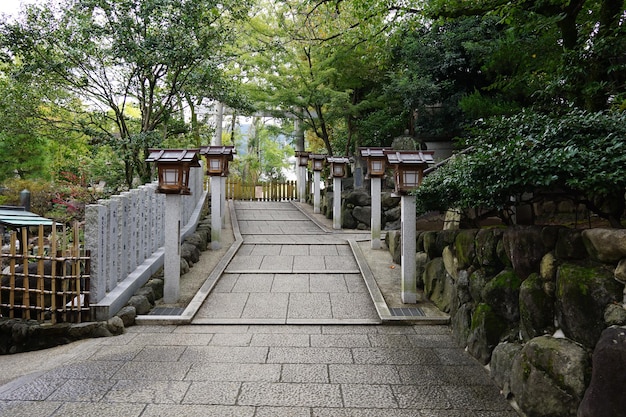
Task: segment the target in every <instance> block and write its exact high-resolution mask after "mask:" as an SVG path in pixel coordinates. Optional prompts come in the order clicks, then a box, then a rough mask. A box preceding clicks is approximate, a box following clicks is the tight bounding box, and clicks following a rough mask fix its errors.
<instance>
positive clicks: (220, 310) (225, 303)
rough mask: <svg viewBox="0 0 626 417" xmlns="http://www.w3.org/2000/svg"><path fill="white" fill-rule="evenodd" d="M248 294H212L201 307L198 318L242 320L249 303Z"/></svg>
mask: <svg viewBox="0 0 626 417" xmlns="http://www.w3.org/2000/svg"><path fill="white" fill-rule="evenodd" d="M248 295H249V294H248V293H217V294H211V296H210V297H209V298H208V299H207V300H206V302H205V303H204V304H203V305H202V307H200V309H199V310H198V313H197V314H196V316H197V317H206V318H240V317H241V314H242V313H243V309H244V308H245V306H246V302H247V301H248Z"/></svg>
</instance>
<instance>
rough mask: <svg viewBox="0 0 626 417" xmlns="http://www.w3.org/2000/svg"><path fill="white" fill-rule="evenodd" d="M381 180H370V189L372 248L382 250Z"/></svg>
mask: <svg viewBox="0 0 626 417" xmlns="http://www.w3.org/2000/svg"><path fill="white" fill-rule="evenodd" d="M380 183H381V179H380V177H373V178H371V179H370V188H371V194H372V220H371V226H370V229H371V235H372V236H371V247H372V249H380V246H381V245H380V227H381V226H380V217H381V211H382V209H381V204H382V202H381V194H380V190H381V184H380Z"/></svg>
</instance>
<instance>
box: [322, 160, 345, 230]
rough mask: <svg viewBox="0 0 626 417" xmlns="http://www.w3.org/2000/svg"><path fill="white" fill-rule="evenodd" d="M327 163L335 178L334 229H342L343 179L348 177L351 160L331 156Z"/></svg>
mask: <svg viewBox="0 0 626 417" xmlns="http://www.w3.org/2000/svg"><path fill="white" fill-rule="evenodd" d="M326 161H327V162H328V163H329V164H330V173H331V176H332V177H333V229H341V179H342V178H343V177H345V176H346V165H347V164H348V162H350V160H349V159H348V158H346V157H344V156H329V157H327V158H326Z"/></svg>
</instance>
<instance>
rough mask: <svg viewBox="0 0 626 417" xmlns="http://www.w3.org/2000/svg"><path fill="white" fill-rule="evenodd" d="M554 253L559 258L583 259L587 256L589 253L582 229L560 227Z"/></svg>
mask: <svg viewBox="0 0 626 417" xmlns="http://www.w3.org/2000/svg"><path fill="white" fill-rule="evenodd" d="M554 255H555V256H556V257H557V258H559V259H576V260H581V259H585V258H587V257H588V254H587V249H585V244H584V243H583V237H582V230H580V229H570V228H567V227H563V228H560V229H559V234H558V239H557V241H556V244H555V246H554Z"/></svg>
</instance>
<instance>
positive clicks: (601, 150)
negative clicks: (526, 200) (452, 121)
mask: <svg viewBox="0 0 626 417" xmlns="http://www.w3.org/2000/svg"><path fill="white" fill-rule="evenodd" d="M625 136H626V113H617V112H585V111H582V110H575V109H572V110H570V111H569V112H567V113H564V114H550V115H546V114H540V113H536V112H532V111H523V112H521V113H519V114H517V115H515V116H512V117H500V118H492V119H488V120H487V121H485V122H483V123H481V124H479V125H477V126H476V127H475V128H474V131H473V137H472V138H471V139H469V140H468V141H471V144H472V152H471V153H467V154H463V155H458V156H456V157H455V158H454V159H453V160H452V161H451V162H450V163H449V164H447V165H445V166H443V167H442V168H440V169H439V170H437V171H435V172H434V173H433V174H431V175H429V176H427V177H426V178H425V179H424V181H423V183H422V186H421V187H420V189H418V190H417V193H416V195H417V197H418V198H417V200H418V208H419V210H420V211H422V212H423V211H427V210H445V209H447V208H450V207H458V208H461V209H469V208H476V207H484V208H496V209H499V210H505V209H508V208H510V207H511V206H512V205H513V204H514V203H512V202H511V197H517V198H518V201H519V200H520V199H521V198H522V195H524V194H525V193H539V192H553V193H554V192H558V193H560V194H562V195H564V196H566V197H569V198H571V199H572V200H574V201H577V202H580V203H584V204H586V205H587V207H588V208H589V209H590V210H592V211H593V212H594V213H596V214H598V215H600V216H602V217H605V218H607V219H609V220H610V221H611V222H612V224H614V225H619V218H620V217H621V216H622V214H623V212H624V190H625V189H626V141H624V140H623V138H624V137H625Z"/></svg>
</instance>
